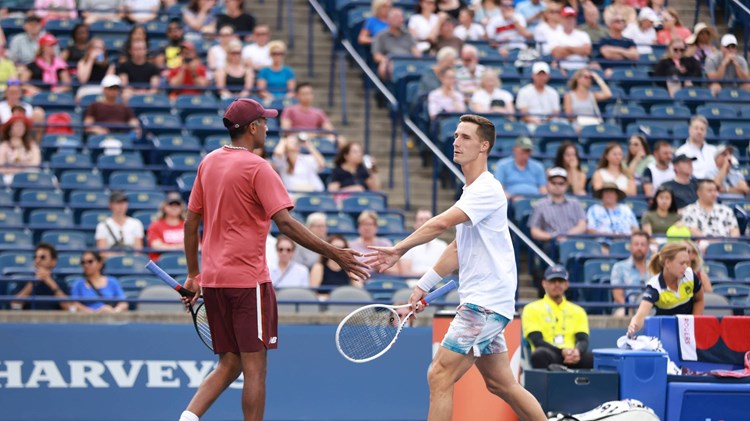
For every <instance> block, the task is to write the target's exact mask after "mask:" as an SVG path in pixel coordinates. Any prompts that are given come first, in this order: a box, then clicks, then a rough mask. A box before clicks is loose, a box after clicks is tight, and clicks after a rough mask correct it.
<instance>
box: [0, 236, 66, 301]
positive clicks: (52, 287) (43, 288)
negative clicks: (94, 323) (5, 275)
mask: <svg viewBox="0 0 750 421" xmlns="http://www.w3.org/2000/svg"><path fill="white" fill-rule="evenodd" d="M55 266H57V250H56V249H55V247H54V246H53V245H52V244H48V243H39V244H37V245H36V247H34V278H35V279H36V280H37V281H38V282H23V283H20V284H19V286H18V289H17V290H16V291H15V293H14V294H15V296H16V297H19V298H25V297H57V298H65V297H67V296H68V295H69V294H70V290H69V288H68V283H67V282H65V281H64V280H62V279H58V278H59V277H57V276H54V275H53V274H52V272H53V271H54V270H55ZM71 306H73V304H72V303H69V302H65V301H57V302H55V301H26V302H11V303H10V308H11V309H13V310H21V309H28V310H68V309H69V308H70V307H71Z"/></svg>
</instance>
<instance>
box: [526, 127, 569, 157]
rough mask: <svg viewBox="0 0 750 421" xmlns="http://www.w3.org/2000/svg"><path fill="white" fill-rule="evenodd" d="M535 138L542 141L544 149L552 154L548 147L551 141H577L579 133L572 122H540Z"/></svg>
mask: <svg viewBox="0 0 750 421" xmlns="http://www.w3.org/2000/svg"><path fill="white" fill-rule="evenodd" d="M534 138H535V139H536V140H537V141H538V142H540V147H541V149H542V151H543V152H545V153H547V154H550V153H552V152H551V151H550V150H549V149H548V148H547V144H548V143H549V142H553V141H554V142H562V141H566V140H570V141H573V142H577V141H578V134H577V133H576V131H575V129H574V128H573V126H571V125H570V124H566V123H544V124H540V125H539V126H538V127H537V128H536V130H534Z"/></svg>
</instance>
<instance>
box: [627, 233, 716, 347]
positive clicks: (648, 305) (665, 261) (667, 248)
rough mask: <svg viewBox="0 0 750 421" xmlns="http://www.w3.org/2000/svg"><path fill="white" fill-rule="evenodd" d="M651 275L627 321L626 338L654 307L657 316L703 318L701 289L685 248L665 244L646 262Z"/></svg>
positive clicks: (638, 326) (682, 244)
mask: <svg viewBox="0 0 750 421" xmlns="http://www.w3.org/2000/svg"><path fill="white" fill-rule="evenodd" d="M648 269H649V272H650V273H652V274H655V275H654V276H653V277H652V278H651V279H649V280H648V282H647V283H646V291H645V292H644V293H643V298H642V299H641V305H640V306H639V307H638V312H637V313H636V315H635V316H633V319H632V320H631V321H630V325H629V326H628V336H632V335H633V334H634V333H635V332H638V331H639V330H640V329H641V328H642V327H643V319H645V318H646V316H647V315H648V313H649V311H651V309H652V308H653V307H656V315H657V316H671V315H675V314H692V315H695V316H698V315H701V314H703V289H702V286H701V278H700V275H698V274H697V273H695V272H693V269H691V268H690V254H689V252H688V245H687V244H686V243H684V242H682V241H680V242H678V243H667V244H666V245H664V247H662V249H661V250H660V251H659V252H658V253H656V254H655V255H654V256H653V257H652V258H651V261H650V262H649V265H648Z"/></svg>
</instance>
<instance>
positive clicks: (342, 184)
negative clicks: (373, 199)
mask: <svg viewBox="0 0 750 421" xmlns="http://www.w3.org/2000/svg"><path fill="white" fill-rule="evenodd" d="M333 165H334V167H333V172H332V173H331V179H330V181H329V182H328V191H330V192H338V191H340V192H361V191H367V190H373V191H377V190H380V178H379V177H378V173H377V170H376V167H375V165H372V167H371V168H370V169H368V168H367V167H366V166H365V164H364V159H363V155H362V146H361V145H360V144H359V143H356V142H349V143H347V144H345V145H343V146H341V147H340V148H339V150H338V152H336V158H334V160H333Z"/></svg>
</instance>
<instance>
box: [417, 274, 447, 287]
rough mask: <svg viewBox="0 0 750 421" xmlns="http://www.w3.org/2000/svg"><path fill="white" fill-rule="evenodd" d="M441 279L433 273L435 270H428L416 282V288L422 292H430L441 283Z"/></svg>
mask: <svg viewBox="0 0 750 421" xmlns="http://www.w3.org/2000/svg"><path fill="white" fill-rule="evenodd" d="M442 280H443V277H442V276H440V275H438V273H437V272H435V269H433V268H430V270H428V271H427V272H426V273H425V274H424V275H422V277H421V278H419V281H418V282H417V286H418V287H419V289H421V290H422V291H424V292H430V290H431V289H432V287H434V286H435V285H437V283H438V282H440V281H442Z"/></svg>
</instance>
